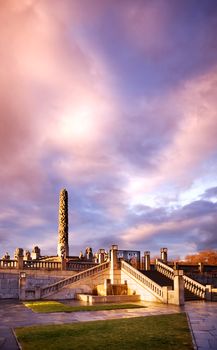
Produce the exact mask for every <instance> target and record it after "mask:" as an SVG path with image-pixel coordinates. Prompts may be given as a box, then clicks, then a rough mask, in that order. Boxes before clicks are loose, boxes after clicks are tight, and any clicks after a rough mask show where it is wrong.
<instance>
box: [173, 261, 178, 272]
mask: <svg viewBox="0 0 217 350" xmlns="http://www.w3.org/2000/svg"><path fill="white" fill-rule="evenodd" d="M173 269H174V270H178V269H179V264H178V261H174V263H173Z"/></svg>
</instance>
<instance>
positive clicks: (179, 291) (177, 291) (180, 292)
mask: <svg viewBox="0 0 217 350" xmlns="http://www.w3.org/2000/svg"><path fill="white" fill-rule="evenodd" d="M184 303H185V296H184V279H183V270H175V271H174V304H175V305H184Z"/></svg>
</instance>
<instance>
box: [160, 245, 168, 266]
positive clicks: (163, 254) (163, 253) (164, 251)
mask: <svg viewBox="0 0 217 350" xmlns="http://www.w3.org/2000/svg"><path fill="white" fill-rule="evenodd" d="M167 252H168V249H167V248H161V250H160V254H161V260H162V262H163V263H164V264H167Z"/></svg>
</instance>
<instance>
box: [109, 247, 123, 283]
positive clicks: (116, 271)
mask: <svg viewBox="0 0 217 350" xmlns="http://www.w3.org/2000/svg"><path fill="white" fill-rule="evenodd" d="M110 253H111V260H110V280H111V284H119V283H121V270H120V268H119V264H118V246H117V245H116V244H113V245H112V247H111V251H110Z"/></svg>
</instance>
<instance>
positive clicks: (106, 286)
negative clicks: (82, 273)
mask: <svg viewBox="0 0 217 350" xmlns="http://www.w3.org/2000/svg"><path fill="white" fill-rule="evenodd" d="M104 289H105V295H111V292H112V286H111V280H110V279H109V278H106V279H105V281H104Z"/></svg>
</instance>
